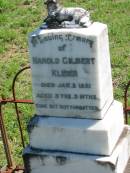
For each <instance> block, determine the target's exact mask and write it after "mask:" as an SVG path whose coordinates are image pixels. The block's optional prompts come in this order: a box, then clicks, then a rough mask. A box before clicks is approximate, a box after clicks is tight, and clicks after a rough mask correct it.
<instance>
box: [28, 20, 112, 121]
mask: <svg viewBox="0 0 130 173" xmlns="http://www.w3.org/2000/svg"><path fill="white" fill-rule="evenodd" d="M107 32H108V31H107V26H106V25H105V24H101V23H98V22H95V23H93V24H92V25H91V26H90V27H89V28H80V29H79V28H78V29H55V30H54V29H51V30H37V31H36V32H34V33H32V34H31V35H30V40H29V50H30V55H31V67H32V79H33V95H34V102H35V105H36V114H38V115H47V116H63V117H78V118H88V117H89V118H94V119H102V117H103V116H104V115H105V112H107V110H108V108H109V107H110V104H111V103H112V102H113V92H112V91H113V89H112V78H111V68H110V55H109V44H108V35H107ZM106 67H107V68H106ZM102 91H103V92H102Z"/></svg>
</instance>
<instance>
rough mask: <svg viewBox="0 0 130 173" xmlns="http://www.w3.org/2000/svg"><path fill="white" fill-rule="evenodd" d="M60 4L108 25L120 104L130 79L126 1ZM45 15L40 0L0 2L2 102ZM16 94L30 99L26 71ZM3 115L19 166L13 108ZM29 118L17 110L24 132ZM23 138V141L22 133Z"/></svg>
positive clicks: (0, 158)
mask: <svg viewBox="0 0 130 173" xmlns="http://www.w3.org/2000/svg"><path fill="white" fill-rule="evenodd" d="M60 2H61V4H64V5H65V6H79V7H83V8H86V9H88V10H90V12H91V16H92V19H93V21H99V22H103V23H106V24H107V25H108V29H109V40H110V53H111V64H112V76H113V86H114V96H115V98H116V99H117V100H120V101H123V94H124V88H125V85H126V83H127V81H128V80H129V79H130V63H129V62H130V0H88V1H86V0H71V1H70V0H61V1H60ZM45 14H46V10H45V7H43V1H42V0H13V1H12V2H10V0H0V72H1V73H0V95H2V96H3V97H4V98H9V97H12V94H11V85H12V79H13V77H14V75H15V73H16V72H17V71H18V70H19V69H20V68H22V67H24V66H26V65H28V64H29V60H28V56H29V55H28V44H27V35H28V33H29V32H31V31H33V30H34V29H35V28H36V27H38V26H39V25H40V24H41V23H42V21H43V16H45ZM16 92H17V97H18V98H23V97H22V96H24V98H32V91H31V79H30V73H29V71H28V72H25V73H24V74H22V75H21V76H20V79H19V80H18V81H17V91H16ZM23 93H24V94H23ZM129 102H130V100H129ZM3 112H4V115H5V116H4V119H5V123H6V128H7V130H8V135H9V139H10V146H11V149H12V151H13V157H14V159H15V161H16V162H17V163H22V161H21V160H22V159H21V153H22V147H21V145H20V138H19V132H18V124H17V121H16V116H15V112H14V110H13V106H12V105H11V104H9V105H7V106H6V107H4V109H3ZM32 114H33V109H32V108H31V107H29V108H28V107H26V106H25V105H22V106H20V115H21V118H22V122H23V124H24V128H25V126H26V123H27V122H28V121H29V119H30V117H31V115H32ZM25 138H26V141H27V134H26V133H25ZM2 146H3V145H2V142H0V166H2V165H4V164H6V159H5V156H4V152H3V147H2Z"/></svg>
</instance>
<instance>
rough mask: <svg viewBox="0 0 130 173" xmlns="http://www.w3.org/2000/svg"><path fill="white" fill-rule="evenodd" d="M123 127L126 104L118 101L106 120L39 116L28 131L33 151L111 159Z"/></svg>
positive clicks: (114, 103) (113, 105) (34, 119)
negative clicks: (41, 150) (73, 153)
mask: <svg viewBox="0 0 130 173" xmlns="http://www.w3.org/2000/svg"><path fill="white" fill-rule="evenodd" d="M123 127H124V118H123V107H122V104H121V103H120V102H117V101H114V102H113V104H112V105H111V107H110V108H109V110H108V111H107V113H106V115H105V117H104V119H103V120H93V119H92V120H90V119H74V118H58V117H57V118H55V117H39V116H35V117H34V118H33V119H32V120H31V121H30V123H29V126H28V129H29V136H30V146H31V147H33V148H38V149H47V150H58V151H69V152H78V153H90V154H99V155H110V154H111V152H112V151H113V148H114V146H115V144H116V143H117V141H118V138H119V136H120V135H121V133H122V131H123Z"/></svg>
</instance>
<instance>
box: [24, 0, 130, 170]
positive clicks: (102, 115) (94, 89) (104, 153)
mask: <svg viewBox="0 0 130 173" xmlns="http://www.w3.org/2000/svg"><path fill="white" fill-rule="evenodd" d="M46 4H47V7H48V16H47V18H46V19H45V23H44V24H43V25H42V26H41V27H40V28H38V29H36V30H35V31H34V32H33V33H31V34H30V36H29V52H30V63H31V69H32V86H33V98H34V104H35V107H36V115H35V116H34V117H33V118H32V119H31V120H30V122H29V124H28V133H29V139H30V140H29V141H30V143H29V146H28V147H26V148H25V150H24V152H23V158H24V164H25V172H26V173H42V172H44V173H51V172H54V173H66V172H67V173H79V172H80V173H123V172H124V170H125V167H126V165H127V161H128V159H129V155H130V153H129V152H128V151H129V149H130V145H129V143H130V134H129V133H130V130H129V126H125V125H124V117H123V106H122V104H121V103H120V102H118V101H116V100H114V98H113V87H112V77H111V65H110V53H109V40H108V29H107V25H105V24H102V23H99V22H94V23H92V22H91V20H90V18H89V13H88V12H87V11H85V10H84V9H81V8H67V9H65V8H61V7H59V5H58V4H57V1H56V0H47V1H46ZM77 21H78V23H77Z"/></svg>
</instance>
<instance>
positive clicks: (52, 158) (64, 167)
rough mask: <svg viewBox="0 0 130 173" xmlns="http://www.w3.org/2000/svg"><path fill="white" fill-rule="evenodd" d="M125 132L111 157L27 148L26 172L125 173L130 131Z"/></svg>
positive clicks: (129, 145)
mask: <svg viewBox="0 0 130 173" xmlns="http://www.w3.org/2000/svg"><path fill="white" fill-rule="evenodd" d="M124 129H125V130H124V133H123V135H122V137H121V138H120V140H119V141H118V144H117V146H116V147H115V149H114V151H113V153H112V155H111V156H109V157H105V156H104V157H103V156H98V155H95V156H94V155H87V154H76V153H67V152H52V151H40V150H39V151H38V150H31V149H30V148H29V147H28V148H26V149H25V151H24V154H23V157H24V163H25V168H26V173H42V172H44V173H52V172H53V173H79V172H80V173H86V172H88V173H123V172H124V170H125V167H126V165H127V162H128V159H129V155H130V153H129V152H130V134H129V133H130V131H128V127H125V128H124Z"/></svg>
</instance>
